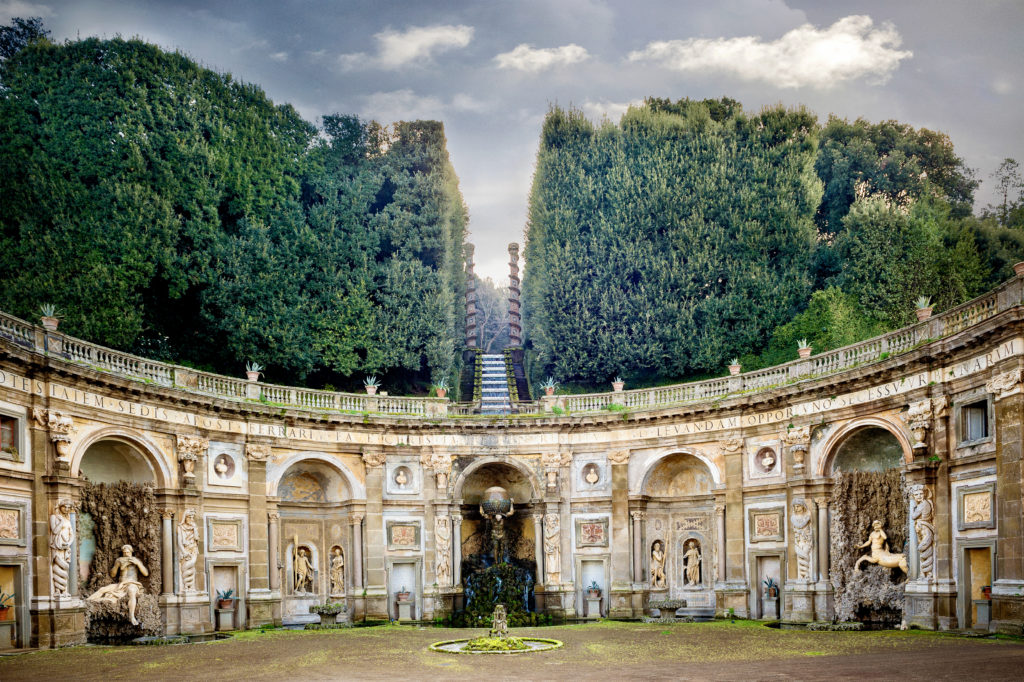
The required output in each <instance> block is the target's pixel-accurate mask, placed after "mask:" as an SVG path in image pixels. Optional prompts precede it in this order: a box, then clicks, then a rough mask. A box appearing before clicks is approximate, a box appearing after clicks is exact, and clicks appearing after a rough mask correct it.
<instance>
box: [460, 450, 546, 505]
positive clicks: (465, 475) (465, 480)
mask: <svg viewBox="0 0 1024 682" xmlns="http://www.w3.org/2000/svg"><path fill="white" fill-rule="evenodd" d="M491 486H501V487H502V488H504V489H505V490H507V491H508V493H509V495H510V496H511V497H512V499H513V500H514V501H516V502H520V503H526V502H529V501H530V500H533V499H536V498H538V497H540V493H539V492H538V490H539V487H538V484H537V481H536V479H535V478H534V476H533V474H532V473H531V472H530V470H529V469H527V468H526V467H525V465H523V464H521V463H519V462H516V461H515V460H499V459H491V458H488V459H485V460H480V461H477V462H474V463H473V464H470V465H469V466H468V467H466V469H465V470H464V471H463V472H462V473H461V474H460V475H459V478H458V481H457V482H456V483H455V497H456V498H460V499H462V500H464V501H465V502H466V503H467V504H473V505H475V504H479V502H480V500H481V496H482V495H483V492H484V491H485V490H487V489H488V488H490V487H491Z"/></svg>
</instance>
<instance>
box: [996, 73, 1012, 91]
mask: <svg viewBox="0 0 1024 682" xmlns="http://www.w3.org/2000/svg"><path fill="white" fill-rule="evenodd" d="M992 92H994V93H996V94H997V95H1009V94H1010V93H1011V92H1013V81H1011V80H1010V79H1009V78H1006V77H1004V76H999V77H998V78H995V79H993V80H992Z"/></svg>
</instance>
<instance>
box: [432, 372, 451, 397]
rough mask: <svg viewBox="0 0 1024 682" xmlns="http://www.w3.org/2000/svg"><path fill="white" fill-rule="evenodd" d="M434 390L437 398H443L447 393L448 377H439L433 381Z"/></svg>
mask: <svg viewBox="0 0 1024 682" xmlns="http://www.w3.org/2000/svg"><path fill="white" fill-rule="evenodd" d="M434 391H435V392H436V393H437V397H438V398H443V397H445V396H446V395H448V379H447V378H445V377H441V378H440V379H438V380H437V381H436V382H435V383H434Z"/></svg>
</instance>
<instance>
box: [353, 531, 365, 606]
mask: <svg viewBox="0 0 1024 682" xmlns="http://www.w3.org/2000/svg"><path fill="white" fill-rule="evenodd" d="M351 570H352V587H353V589H355V588H360V589H362V587H363V585H364V583H363V515H362V514H353V515H352V569H351Z"/></svg>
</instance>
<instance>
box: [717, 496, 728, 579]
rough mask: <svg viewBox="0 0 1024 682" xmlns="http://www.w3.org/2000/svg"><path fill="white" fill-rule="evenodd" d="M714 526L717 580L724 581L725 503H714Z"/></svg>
mask: <svg viewBox="0 0 1024 682" xmlns="http://www.w3.org/2000/svg"><path fill="white" fill-rule="evenodd" d="M715 528H716V530H717V533H718V547H716V548H715V552H717V554H718V576H717V579H718V581H719V582H723V583H724V582H725V575H726V574H725V563H726V562H725V505H724V504H716V505H715Z"/></svg>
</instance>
